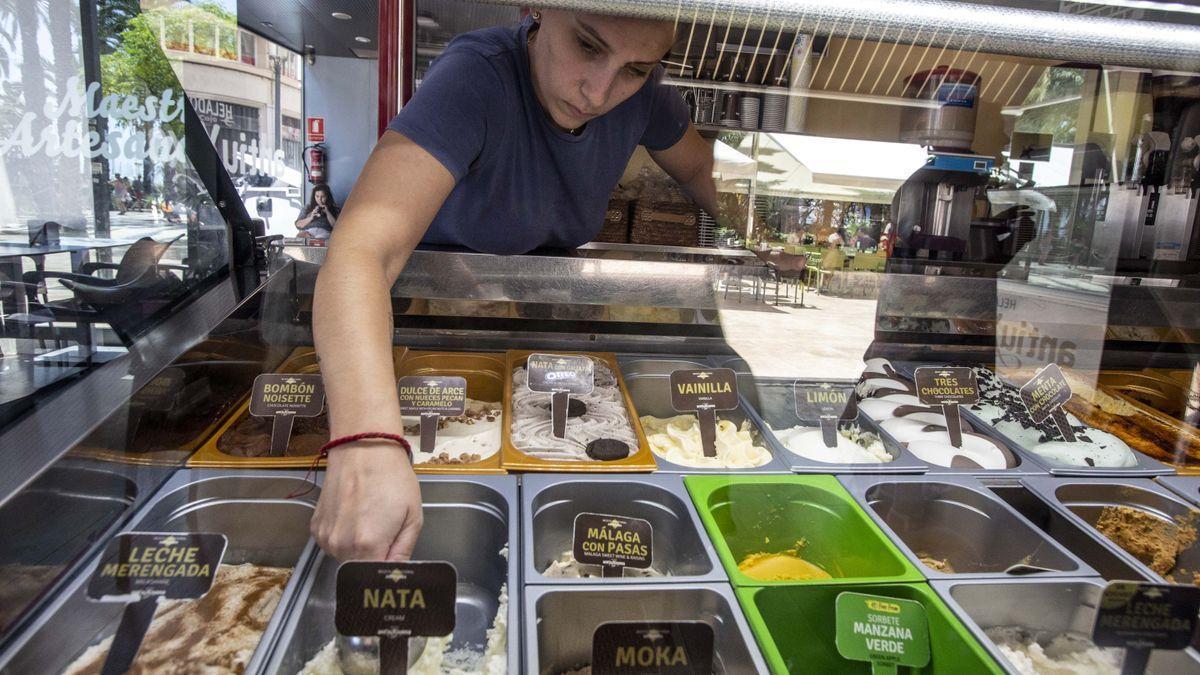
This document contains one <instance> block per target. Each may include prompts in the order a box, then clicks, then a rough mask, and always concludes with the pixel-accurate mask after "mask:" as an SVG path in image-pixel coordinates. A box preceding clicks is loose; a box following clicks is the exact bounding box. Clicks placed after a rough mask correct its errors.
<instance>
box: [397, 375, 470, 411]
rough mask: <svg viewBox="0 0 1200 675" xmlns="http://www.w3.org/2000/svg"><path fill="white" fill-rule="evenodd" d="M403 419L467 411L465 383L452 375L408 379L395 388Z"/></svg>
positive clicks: (410, 377) (464, 380) (421, 376)
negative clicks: (409, 416) (406, 416)
mask: <svg viewBox="0 0 1200 675" xmlns="http://www.w3.org/2000/svg"><path fill="white" fill-rule="evenodd" d="M396 390H397V392H398V393H399V395H400V412H401V414H404V415H427V414H431V413H432V414H437V415H448V416H455V415H461V414H463V412H464V411H466V408H467V380H466V378H464V377H458V376H453V375H409V376H407V377H402V378H400V381H399V382H398V383H397V384H396Z"/></svg>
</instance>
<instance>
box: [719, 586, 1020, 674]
mask: <svg viewBox="0 0 1200 675" xmlns="http://www.w3.org/2000/svg"><path fill="white" fill-rule="evenodd" d="M843 591H854V592H855V593H871V594H874V595H885V596H890V597H894V598H903V599H905V600H916V601H917V602H920V603H921V604H923V605H925V613H926V616H927V617H928V618H929V653H930V660H929V665H927V666H925V667H924V668H904V667H901V668H900V669H899V672H900V673H902V674H903V673H928V674H930V675H940V674H943V673H947V674H949V673H953V674H954V675H958V674H960V673H996V674H997V675H1000V674H1002V673H1004V670H1003V669H1002V668H1001V667H1000V666H999V665H997V664H996V662H995V661H993V660H992V658H991V657H990V656H988V654H987V652H986V651H985V650H984V649H983V647H982V646H980V645H979V643H978V642H976V641H975V638H973V637H971V634H970V632H969V631H967V629H966V628H965V627H963V625H962V624H961V623H959V622H958V619H956V618H954V615H953V614H952V613H951V612H950V610H949V609H948V608H947V607H946V605H945V604H943V603H942V601H941V599H939V598H938V597H937V594H936V593H934V592H933V590H931V589H930V588H929V587H928V586H926V585H925V584H880V585H867V586H785V587H778V586H777V587H773V588H739V589H735V592H736V593H737V598H738V602H740V603H741V605H742V611H743V612H744V613H745V615H746V621H747V622H749V624H750V631H751V632H752V633H754V639H755V640H757V641H758V646H759V648H760V649H762V654H763V658H765V659H766V661H767V665H768V666H769V667H770V669H771V672H772V673H776V674H783V673H800V672H804V673H870V672H871V664H870V663H867V662H866V661H848V660H846V659H843V658H842V657H841V655H840V654H838V651H837V647H836V646H835V645H834V637H835V634H836V623H835V610H834V602H835V600H836V598H837V596H838V594H839V593H842V592H843Z"/></svg>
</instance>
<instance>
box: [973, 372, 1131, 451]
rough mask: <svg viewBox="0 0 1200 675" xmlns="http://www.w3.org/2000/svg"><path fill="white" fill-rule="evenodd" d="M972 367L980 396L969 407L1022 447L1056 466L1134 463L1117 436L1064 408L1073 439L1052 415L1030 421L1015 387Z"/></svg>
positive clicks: (1030, 418) (1127, 447)
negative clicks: (1067, 435)
mask: <svg viewBox="0 0 1200 675" xmlns="http://www.w3.org/2000/svg"><path fill="white" fill-rule="evenodd" d="M974 370H975V376H976V378H977V379H978V381H979V394H980V398H979V402H978V403H976V404H974V405H972V406H968V408H969V409H970V411H971V412H972V413H974V414H975V415H977V416H979V417H980V418H982V419H983V420H984V421H985V422H987V423H988V424H990V425H992V426H993V427H994V428H995V429H996V431H999V432H1000V433H1001V434H1003V435H1004V436H1005V437H1007V438H1009V439H1011V440H1012V441H1013V442H1014V443H1016V444H1017V445H1020V446H1021V447H1022V448H1024V449H1025V450H1028V451H1029V452H1032V453H1034V454H1036V455H1038V456H1039V457H1041V458H1043V459H1045V460H1047V461H1049V462H1051V463H1053V464H1056V465H1059V466H1098V467H1128V466H1137V457H1136V456H1135V455H1134V454H1133V451H1132V450H1131V449H1130V448H1129V446H1128V445H1126V444H1125V442H1124V441H1122V440H1121V439H1119V438H1117V437H1116V436H1114V435H1112V434H1110V433H1108V432H1106V431H1100V430H1099V429H1093V428H1091V427H1088V426H1087V425H1085V424H1083V423H1082V422H1080V421H1079V418H1077V417H1075V416H1074V415H1072V414H1070V413H1067V412H1064V413H1063V414H1064V415H1066V418H1067V422H1068V423H1069V424H1070V425H1071V430H1072V431H1073V432H1074V434H1075V440H1074V441H1071V442H1068V441H1066V440H1065V439H1064V438H1063V435H1062V432H1060V431H1059V429H1058V425H1057V424H1056V423H1055V421H1054V419H1053V418H1051V417H1047V418H1046V419H1044V420H1042V421H1041V422H1040V423H1035V422H1034V421H1033V418H1032V417H1030V415H1029V411H1028V410H1026V409H1025V405H1024V404H1023V403H1022V402H1021V393H1020V390H1019V389H1018V388H1017V387H1014V386H1012V385H1010V384H1008V383H1006V382H1004V381H1002V380H1001V379H1000V378H999V377H997V376H996V374H995V373H993V372H992V371H990V370H988V369H987V368H975V369H974Z"/></svg>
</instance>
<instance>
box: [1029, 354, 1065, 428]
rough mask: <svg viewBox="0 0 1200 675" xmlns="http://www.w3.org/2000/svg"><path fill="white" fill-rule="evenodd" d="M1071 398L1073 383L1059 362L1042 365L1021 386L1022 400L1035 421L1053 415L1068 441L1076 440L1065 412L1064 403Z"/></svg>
mask: <svg viewBox="0 0 1200 675" xmlns="http://www.w3.org/2000/svg"><path fill="white" fill-rule="evenodd" d="M1069 400H1071V385H1070V384H1069V383H1068V382H1067V378H1066V377H1065V376H1063V373H1062V369H1061V368H1059V367H1058V364H1055V363H1051V364H1047V365H1045V366H1042V367H1041V368H1040V369H1039V370H1038V371H1037V373H1036V374H1034V376H1033V378H1032V379H1030V380H1029V381H1028V382H1026V383H1025V386H1023V387H1021V402H1022V403H1024V404H1025V408H1026V409H1027V410H1028V411H1029V416H1030V417H1032V418H1033V421H1034V422H1035V423H1037V424H1040V423H1041V422H1042V421H1043V420H1045V419H1046V418H1047V417H1053V418H1054V421H1055V423H1056V424H1057V425H1058V430H1059V432H1061V433H1062V435H1063V438H1064V440H1066V441H1067V442H1068V443H1070V442H1073V441H1074V440H1075V433H1074V432H1073V431H1072V430H1071V424H1070V423H1069V422H1068V421H1067V415H1066V413H1064V412H1063V409H1062V407H1063V405H1064V404H1066V402H1067V401H1069Z"/></svg>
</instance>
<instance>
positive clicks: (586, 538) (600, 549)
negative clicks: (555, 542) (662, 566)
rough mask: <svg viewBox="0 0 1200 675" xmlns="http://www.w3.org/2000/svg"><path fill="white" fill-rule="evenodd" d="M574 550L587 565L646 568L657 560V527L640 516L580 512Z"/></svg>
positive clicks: (576, 556) (577, 519) (576, 518)
mask: <svg viewBox="0 0 1200 675" xmlns="http://www.w3.org/2000/svg"><path fill="white" fill-rule="evenodd" d="M571 550H572V553H574V554H575V559H576V560H578V561H579V562H581V563H583V564H585V565H620V566H624V567H634V568H637V569H646V568H648V567H650V564H651V562H652V561H653V559H654V555H653V551H654V528H653V526H651V525H650V521H648V520H642V519H641V518H626V517H624V516H610V515H605V514H601V513H580V514H578V515H576V516H575V534H574V537H573V544H572V547H571Z"/></svg>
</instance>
